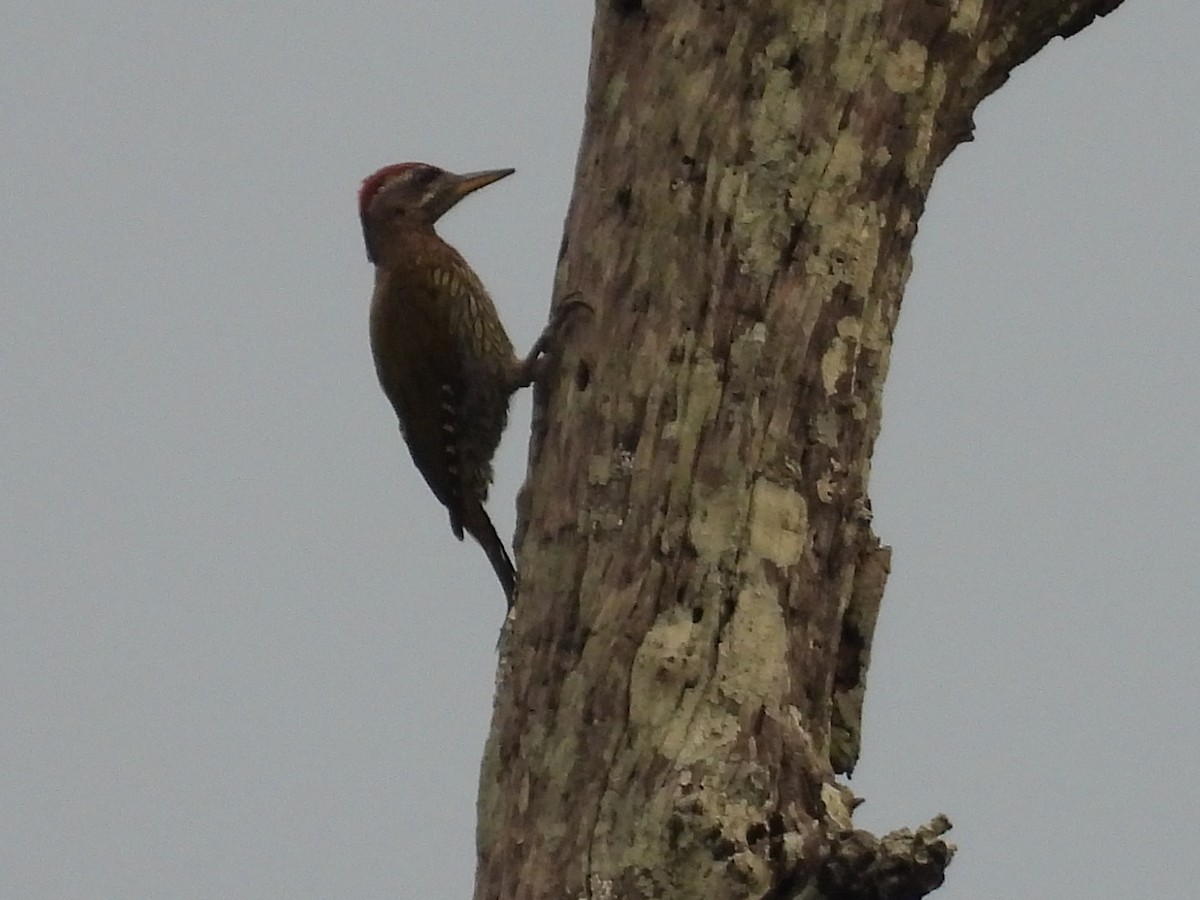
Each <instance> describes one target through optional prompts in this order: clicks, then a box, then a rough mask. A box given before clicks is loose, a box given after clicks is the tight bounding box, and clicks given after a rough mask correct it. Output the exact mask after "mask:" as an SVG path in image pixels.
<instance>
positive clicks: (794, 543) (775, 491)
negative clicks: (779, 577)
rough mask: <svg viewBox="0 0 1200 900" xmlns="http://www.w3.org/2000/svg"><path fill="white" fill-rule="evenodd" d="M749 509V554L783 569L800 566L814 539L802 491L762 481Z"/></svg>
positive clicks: (757, 487) (754, 492)
mask: <svg viewBox="0 0 1200 900" xmlns="http://www.w3.org/2000/svg"><path fill="white" fill-rule="evenodd" d="M750 508H751V510H752V515H751V517H750V552H751V553H753V554H756V555H757V556H760V557H762V558H764V559H769V560H770V561H771V562H773V563H774V564H775V565H777V566H779V567H781V568H787V567H788V566H794V565H796V563H798V562H800V560H801V559H802V558H803V556H804V553H805V551H806V550H807V549H808V547H809V545H810V543H811V537H810V535H809V533H808V508H807V506H806V505H805V503H804V497H803V496H801V494H800V493H799V491H794V490H792V489H791V488H787V487H784V486H783V485H779V484H775V483H774V482H771V481H767V480H766V479H759V480H758V481H757V482H756V483H755V485H754V491H753V493H752V495H751V500H750Z"/></svg>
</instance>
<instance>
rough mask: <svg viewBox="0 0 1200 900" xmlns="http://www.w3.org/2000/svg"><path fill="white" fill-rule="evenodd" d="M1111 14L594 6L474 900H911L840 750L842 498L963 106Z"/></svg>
mask: <svg viewBox="0 0 1200 900" xmlns="http://www.w3.org/2000/svg"><path fill="white" fill-rule="evenodd" d="M1119 3H1120V0H874V2H851V0H749V2H743V3H726V2H715V0H714V2H700V0H642V2H638V0H601V2H598V3H597V11H596V22H595V26H594V33H593V50H592V59H591V71H590V76H589V88H588V98H587V119H586V126H585V129H584V135H583V143H582V147H581V149H580V154H579V161H578V168H577V171H576V183H575V192H574V197H573V200H572V203H571V209H570V213H569V216H568V221H567V225H566V234H565V236H564V238H563V244H562V252H561V259H560V261H559V268H558V278H557V293H558V295H559V296H562V295H565V294H566V293H568V292H570V291H580V292H582V294H583V295H584V297H586V298H587V300H588V301H589V302H590V303H591V304H592V305H593V306H594V308H595V314H594V315H593V316H592V317H591V319H590V321H588V322H587V323H586V324H584V325H582V326H581V327H579V328H577V330H576V331H575V332H574V334H573V339H572V340H571V342H570V347H569V349H568V351H567V352H566V354H565V356H564V357H563V359H562V360H561V363H560V365H559V367H558V369H557V370H556V372H555V373H554V376H553V378H552V379H551V380H550V382H549V383H548V384H546V385H545V386H544V389H543V390H542V391H540V393H539V397H538V402H537V407H536V411H535V425H534V434H533V439H532V444H531V467H530V475H529V480H528V483H527V484H526V487H525V489H524V490H523V492H522V497H521V501H520V504H519V506H520V510H519V511H520V520H519V524H518V538H519V551H520V552H519V569H520V572H521V580H520V590H519V595H518V599H517V606H516V610H515V613H514V615H513V616H512V618H511V619H510V621H509V623H508V624H507V625H506V629H505V633H504V634H503V636H502V639H501V660H500V666H499V672H498V681H497V696H496V704H495V714H494V719H493V723H492V731H491V735H490V737H489V740H488V744H487V748H486V751H485V756H484V762H483V771H482V778H481V786H480V796H479V830H478V846H479V859H478V869H477V876H476V887H475V897H476V898H477V900H533V898H539V900H540V898H555V900H559V898H576V897H588V898H597V900H599V898H614V900H615V898H621V900H635V898H650V897H655V898H679V900H693V898H695V900H698V898H705V900H726V898H728V900H733V898H751V897H753V898H776V900H784V898H793V897H795V898H799V897H805V898H810V897H811V898H820V897H836V898H893V897H895V898H916V897H920V896H923V895H924V894H926V893H928V892H929V891H931V890H933V889H934V888H936V887H937V886H938V885H939V884H941V882H942V880H943V878H944V872H945V869H946V866H947V865H948V864H949V861H950V858H951V856H952V854H953V847H952V845H950V844H949V843H947V842H946V841H945V840H944V839H943V837H942V836H943V834H944V832H945V831H946V830H947V829H948V828H949V823H948V822H947V821H946V820H945V818H943V817H938V818H936V819H935V820H934V821H932V822H930V823H928V824H926V825H924V826H921V827H919V828H917V829H915V830H914V831H911V832H910V831H907V830H905V831H901V832H897V833H894V834H890V835H887V836H885V837H882V838H876V837H875V836H873V835H870V834H868V833H866V832H864V831H861V830H857V829H855V828H854V824H853V810H854V807H855V805H856V800H855V798H854V796H853V795H852V793H851V792H850V790H849V789H848V788H847V787H846V786H845V785H844V784H842V783H841V782H839V780H838V778H837V776H838V775H839V774H843V773H849V772H850V771H851V770H852V769H853V767H854V764H855V760H856V759H857V757H858V752H859V726H860V716H861V711H862V703H863V691H864V686H865V676H866V670H867V663H868V660H869V657H870V650H871V640H872V633H873V630H874V625H875V620H876V614H877V612H878V609H879V603H880V599H881V597H882V595H883V588H884V582H885V580H886V577H887V573H888V567H889V550H888V548H887V547H885V546H882V545H881V544H880V542H879V539H878V538H877V537H876V536H875V534H874V533H873V532H872V530H871V506H870V501H869V499H868V496H867V479H868V473H869V469H870V459H871V452H872V448H873V445H874V443H875V438H876V435H877V434H878V432H879V421H880V394H881V390H882V387H883V382H884V377H885V376H886V374H887V369H888V359H889V354H890V351H891V341H892V333H893V329H894V326H895V324H896V317H897V315H898V313H899V310H900V300H901V296H902V293H903V288H904V284H905V280H906V278H907V276H908V273H909V270H910V266H911V263H910V252H911V249H912V242H913V237H914V236H915V234H916V231H917V222H918V220H919V219H920V216H921V212H922V210H923V209H924V206H925V198H926V196H927V195H928V192H929V188H930V184H931V182H932V181H933V176H934V173H935V172H936V171H937V169H938V166H939V165H940V164H941V163H942V162H943V161H944V160H945V159H946V157H947V155H948V154H949V153H950V151H951V150H952V149H953V148H954V147H955V146H956V145H957V144H958V143H960V142H962V141H964V140H969V139H970V137H971V131H972V113H973V111H974V109H975V107H976V106H977V104H978V103H979V102H980V101H981V100H982V99H983V98H984V97H986V96H987V95H988V94H989V93H991V92H992V91H993V90H995V89H996V88H998V87H999V86H1000V85H1001V84H1003V82H1004V81H1005V79H1006V78H1007V77H1008V73H1009V72H1010V71H1011V70H1012V69H1013V68H1014V67H1015V66H1017V65H1018V64H1020V63H1021V62H1023V61H1024V60H1026V59H1028V58H1029V57H1030V56H1031V55H1033V54H1034V53H1035V52H1037V51H1038V50H1039V49H1041V48H1042V47H1043V46H1044V45H1045V44H1046V43H1047V42H1049V41H1050V40H1051V39H1052V38H1054V37H1056V36H1068V35H1071V34H1073V33H1075V32H1076V31H1078V30H1080V29H1081V28H1083V27H1084V26H1086V25H1087V24H1088V23H1090V22H1091V21H1092V20H1093V19H1094V18H1095V17H1096V16H1097V15H1103V14H1106V13H1108V12H1110V11H1112V10H1113V9H1115V8H1116V7H1117V6H1118V5H1119Z"/></svg>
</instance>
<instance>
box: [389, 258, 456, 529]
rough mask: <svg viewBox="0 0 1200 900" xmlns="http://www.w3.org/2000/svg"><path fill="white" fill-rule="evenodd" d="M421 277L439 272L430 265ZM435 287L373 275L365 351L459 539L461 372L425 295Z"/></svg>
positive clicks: (437, 309) (434, 305)
mask: <svg viewBox="0 0 1200 900" xmlns="http://www.w3.org/2000/svg"><path fill="white" fill-rule="evenodd" d="M402 276H403V277H402ZM401 277H402V280H397V279H401ZM425 277H426V278H428V279H437V278H438V277H439V276H438V275H437V274H436V270H429V271H428V272H427V273H426V275H425ZM435 287H436V285H435V284H429V283H426V282H425V279H424V278H421V277H418V278H413V276H412V274H411V273H407V272H406V273H392V274H390V275H387V276H384V277H381V278H380V279H378V280H377V283H376V287H375V296H374V298H373V299H372V302H371V350H372V353H373V354H374V357H375V369H376V372H377V373H378V375H379V383H380V385H381V386H382V387H383V391H384V393H385V394H386V395H387V397H388V399H389V400H390V401H391V403H392V407H393V408H394V409H395V410H396V416H397V418H399V420H400V430H401V432H402V433H403V435H404V440H405V442H406V443H407V444H408V448H409V451H410V453H411V454H412V458H413V462H414V463H416V466H417V468H418V469H419V470H420V472H421V474H422V475H423V476H424V477H425V481H426V482H427V483H428V484H429V487H430V490H432V491H433V493H434V495H435V496H436V497H437V498H438V500H440V501H441V502H442V504H443V505H444V506H445V507H446V508H447V510H448V511H449V513H450V526H451V528H453V529H454V533H455V535H456V536H457V537H458V538H459V539H461V538H462V529H463V525H462V510H463V482H462V473H461V469H460V466H459V459H458V429H459V414H460V413H459V411H460V409H461V400H460V398H461V394H462V390H463V383H462V381H463V374H462V367H461V360H460V358H459V351H458V347H457V346H455V343H454V341H453V340H452V338H451V337H450V333H449V331H448V329H447V328H446V326H445V323H444V321H443V318H442V316H443V315H444V313H443V311H442V308H441V305H440V304H439V303H438V302H435V301H434V300H433V299H432V298H433V297H435V296H436V294H434V293H432V289H433V288H435Z"/></svg>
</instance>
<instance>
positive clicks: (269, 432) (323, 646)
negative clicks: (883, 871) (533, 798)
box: [0, 0, 1200, 900]
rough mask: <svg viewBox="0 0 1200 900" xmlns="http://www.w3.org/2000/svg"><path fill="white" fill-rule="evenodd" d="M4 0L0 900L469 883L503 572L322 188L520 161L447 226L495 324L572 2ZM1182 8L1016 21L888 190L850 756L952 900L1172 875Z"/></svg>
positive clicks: (550, 137)
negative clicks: (901, 210)
mask: <svg viewBox="0 0 1200 900" xmlns="http://www.w3.org/2000/svg"><path fill="white" fill-rule="evenodd" d="M6 6H7V7H8V8H7V9H6V10H5V12H6V15H5V16H4V22H5V27H4V29H3V30H0V115H2V117H3V123H4V127H3V134H4V140H3V142H2V144H0V185H2V191H3V193H2V195H0V196H2V197H3V200H4V206H5V215H4V217H3V220H2V221H0V258H2V259H3V265H2V266H0V315H2V320H0V322H2V327H0V366H2V371H3V375H4V384H5V388H4V390H3V391H0V417H2V420H3V422H4V427H3V430H0V501H2V502H3V504H4V509H5V515H4V516H3V518H2V519H0V683H2V687H0V810H3V813H0V896H3V897H6V898H7V897H14V898H25V897H29V898H54V900H56V898H112V897H122V898H162V897H170V898H233V897H238V898H241V897H246V898H268V897H313V898H335V897H336V898H375V897H394V896H404V897H430V898H461V897H465V896H468V895H469V891H470V885H471V880H472V871H473V863H474V855H473V840H474V797H475V790H476V778H477V774H478V769H477V767H478V760H479V757H480V752H481V748H482V742H483V739H484V735H485V733H486V729H487V726H488V718H489V715H490V708H491V707H490V703H491V690H492V676H493V665H494V646H495V640H496V634H497V628H498V627H499V624H500V621H501V619H502V616H503V606H504V604H503V599H502V597H501V596H500V594H499V591H498V590H496V589H495V585H494V584H493V582H492V578H493V576H492V574H491V571H490V569H489V568H488V566H487V563H486V561H485V560H484V557H483V554H482V553H481V552H480V551H479V550H478V548H477V547H475V546H473V545H471V544H462V545H460V544H458V543H456V542H455V541H454V540H453V538H452V536H451V535H450V532H449V528H448V526H447V522H446V518H445V515H444V514H443V512H442V510H441V508H440V507H439V506H438V505H437V503H436V501H435V500H433V498H432V497H431V496H430V495H429V493H428V491H427V490H426V488H425V485H424V483H423V482H422V481H421V479H420V477H419V475H417V473H416V472H415V470H414V469H413V468H412V466H411V464H410V463H409V461H408V458H407V454H406V452H405V451H404V449H403V447H402V445H401V443H400V438H399V435H398V434H397V432H396V427H395V421H394V418H393V415H392V413H391V411H390V409H389V408H388V405H387V403H386V401H385V400H384V398H383V396H382V394H381V393H380V391H379V389H378V387H377V386H376V384H375V382H374V373H373V371H372V368H371V364H370V358H369V354H368V350H367V344H366V309H367V299H368V293H369V290H370V269H369V266H368V264H367V262H366V260H365V258H364V255H363V251H362V247H361V237H360V234H359V231H358V223H357V220H356V217H355V204H354V193H355V190H356V188H357V185H358V181H359V180H360V179H361V178H362V177H363V176H364V175H366V174H367V173H368V172H370V171H371V170H373V169H374V168H375V167H377V166H379V165H382V164H384V163H389V162H396V161H400V160H402V159H424V160H427V161H430V162H435V163H438V164H441V165H445V166H447V167H450V168H458V169H462V170H466V169H472V168H484V167H493V166H508V165H512V166H515V167H516V168H517V170H518V172H517V175H516V176H515V177H514V178H511V179H508V180H506V181H504V182H503V183H501V184H498V185H496V186H494V187H491V188H488V189H487V190H485V191H483V192H481V193H480V194H479V195H478V196H476V197H473V198H471V200H470V201H469V202H467V203H464V205H463V206H462V208H460V209H459V210H456V211H455V212H454V213H453V214H452V215H451V216H450V217H448V218H447V220H446V221H445V226H444V233H445V234H446V236H447V237H448V238H449V239H450V240H451V241H452V242H454V243H456V244H457V245H458V246H459V247H460V248H461V249H462V250H464V252H465V253H466V255H467V256H468V258H469V259H470V260H471V262H472V264H473V265H474V266H475V267H476V268H477V269H478V270H479V271H480V273H481V274H482V276H483V277H484V280H485V282H486V283H487V284H488V285H489V287H490V288H491V290H492V293H493V295H494V296H495V298H496V300H497V303H498V305H499V307H500V309H501V313H502V315H503V317H504V319H505V321H506V322H507V323H508V325H509V328H510V331H511V332H512V333H513V337H514V340H515V342H516V343H517V344H518V346H520V347H525V346H528V344H529V342H530V341H531V340H532V339H533V337H534V336H535V335H536V333H537V331H538V329H539V327H540V322H541V321H542V318H543V317H544V314H545V310H546V308H547V304H548V299H549V291H550V286H551V277H552V272H553V265H554V260H555V255H556V251H557V247H558V241H559V236H560V231H561V224H562V219H563V216H564V213H565V210H566V203H567V199H568V196H569V191H570V185H571V176H572V169H573V166H574V158H575V150H576V147H577V142H578V136H579V128H580V125H581V122H582V97H583V91H584V79H585V76H586V70H587V57H588V39H589V29H590V18H591V11H590V7H589V5H587V4H543V3H534V2H530V0H526V2H513V0H498V2H495V3H491V4H477V3H469V2H450V0H443V2H437V3H434V2H413V0H406V2H404V3H397V4H392V5H391V6H392V8H391V9H390V11H389V12H386V13H380V12H379V11H378V10H377V9H372V8H369V7H368V6H366V5H362V6H355V5H351V6H343V7H335V6H329V7H327V8H325V9H318V8H316V7H315V6H312V7H309V8H307V9H306V10H304V11H300V12H297V9H296V8H295V7H294V6H293V5H288V4H256V5H253V6H246V7H236V8H235V7H227V6H225V5H221V4H212V3H200V4H183V3H180V4H158V5H156V6H154V7H153V8H150V9H147V5H146V4H137V3H130V2H105V3H92V4H82V3H75V4H58V3H43V4H39V5H38V6H37V7H36V11H35V12H31V11H30V7H28V6H23V7H21V11H20V12H17V5H16V4H6ZM1197 34H1200V6H1197V5H1196V4H1195V3H1193V2H1190V0H1129V2H1128V3H1126V4H1125V7H1124V8H1123V9H1121V10H1120V11H1118V12H1117V13H1116V14H1114V15H1113V16H1111V17H1109V18H1108V19H1107V20H1105V21H1103V22H1101V23H1099V24H1098V25H1096V26H1095V27H1093V28H1091V29H1089V30H1088V31H1086V32H1085V33H1083V34H1082V35H1080V36H1078V37H1076V38H1073V39H1072V40H1070V41H1068V42H1066V43H1056V44H1055V45H1054V46H1052V47H1051V48H1048V49H1047V50H1046V51H1045V52H1044V53H1043V54H1042V55H1041V56H1039V57H1038V58H1037V59H1036V60H1035V61H1033V62H1031V63H1030V64H1028V65H1026V66H1024V67H1022V68H1021V69H1020V70H1018V72H1017V73H1016V74H1015V75H1014V77H1013V78H1012V80H1011V81H1010V82H1009V84H1007V85H1006V86H1005V87H1004V88H1003V89H1002V90H1001V91H1000V92H999V93H998V94H997V95H995V96H994V97H993V98H991V99H990V100H988V101H987V102H986V103H985V104H984V106H983V107H982V109H981V110H980V113H979V115H978V117H977V125H978V129H977V139H976V141H975V142H974V143H972V144H969V145H965V146H963V147H961V148H959V149H958V150H957V151H956V152H955V154H954V155H953V157H952V158H951V160H950V162H949V164H948V165H947V166H946V167H945V169H944V170H943V172H942V174H941V175H940V176H939V179H938V181H937V183H936V185H935V187H934V191H933V195H932V198H931V202H930V204H929V207H928V210H927V212H926V215H925V217H924V219H923V220H922V222H921V233H920V236H919V238H918V241H917V245H916V254H915V272H914V275H913V277H912V279H911V281H910V283H909V288H908V291H907V294H906V298H905V301H904V314H903V316H902V317H901V321H900V326H899V331H898V335H897V344H896V349H895V352H894V355H893V368H892V375H891V378H890V380H889V384H888V390H887V394H886V407H885V409H886V412H885V420H884V432H883V437H882V439H881V442H880V445H879V449H878V452H877V454H876V465H875V475H874V479H873V490H872V495H873V500H874V506H875V512H876V524H877V530H878V531H879V533H880V534H881V536H882V537H883V538H884V540H885V541H888V542H890V543H891V544H893V545H894V547H895V550H896V555H895V572H894V574H893V577H892V582H891V585H890V586H889V588H888V593H887V596H886V598H885V605H884V612H883V615H882V618H881V620H880V624H879V630H878V632H877V635H876V654H875V660H874V663H873V666H872V670H871V689H870V694H869V698H868V710H867V721H866V735H865V740H866V743H865V748H864V753H863V758H862V762H861V765H860V769H859V772H858V774H857V775H856V776H855V778H854V779H853V782H852V784H853V786H854V788H855V789H856V790H857V791H858V792H860V793H861V794H863V795H864V796H865V797H866V798H867V804H866V805H865V806H864V807H863V808H862V810H861V811H860V816H859V820H860V822H861V823H862V824H863V825H864V826H867V827H872V828H875V829H879V830H886V829H888V828H892V827H899V826H902V825H910V824H917V823H919V822H922V821H924V820H926V819H927V818H929V816H931V815H932V814H934V813H936V812H939V811H945V812H946V813H948V814H949V815H950V817H951V818H952V820H953V821H954V823H955V826H956V827H955V830H954V832H953V833H952V836H953V837H954V839H956V840H957V841H958V842H959V843H960V844H961V845H962V851H961V853H960V856H959V858H958V859H957V860H956V862H955V863H954V865H953V866H952V867H951V869H950V882H949V884H948V885H947V887H945V888H944V889H943V890H942V891H941V892H940V894H939V895H938V896H941V897H944V898H947V900H953V898H968V897H972V898H974V897H989V898H1010V897H1011V898H1014V900H1017V898H1033V897H1075V896H1078V897H1088V898H1091V900H1098V898H1117V897H1121V898H1124V897H1128V896H1159V897H1186V896H1190V895H1191V892H1192V891H1193V890H1194V886H1195V885H1196V884H1197V883H1200V858H1198V856H1197V854H1196V852H1195V849H1194V848H1195V846H1196V845H1197V843H1200V825H1197V821H1198V820H1200V816H1198V815H1197V810H1198V809H1200V786H1198V785H1200V752H1198V751H1197V744H1200V701H1198V695H1200V690H1198V684H1200V659H1198V654H1197V650H1196V642H1197V637H1196V636H1197V634H1200V609H1198V604H1197V602H1196V600H1197V597H1196V594H1197V590H1196V588H1197V578H1196V574H1195V572H1196V569H1195V561H1196V559H1197V557H1198V555H1200V546H1198V545H1200V541H1198V539H1197V534H1198V532H1200V527H1198V526H1200V521H1198V518H1200V514H1198V513H1197V509H1198V508H1200V489H1198V487H1197V486H1198V485H1200V462H1198V461H1197V454H1196V451H1195V448H1196V444H1197V439H1198V437H1200V412H1198V407H1200V404H1197V402H1196V398H1197V385H1200V362H1198V355H1197V353H1196V350H1195V336H1196V334H1197V332H1198V331H1200V313H1198V312H1197V305H1196V287H1197V284H1198V283H1200V262H1198V253H1197V249H1196V247H1197V238H1196V222H1197V219H1198V218H1200V173H1198V171H1197V169H1198V167H1197V163H1196V154H1197V148H1198V147H1200V115H1198V114H1197V112H1196V110H1197V99H1196V98H1197V95H1198V89H1200V63H1198V62H1197V54H1196V49H1197V46H1196V44H1197V40H1196V37H1195V36H1196V35H1197ZM516 409H517V414H516V415H515V417H514V422H513V426H512V428H511V430H510V433H509V436H508V438H507V440H506V442H505V444H504V447H503V449H502V451H501V455H500V458H499V461H498V469H499V477H498V481H497V485H496V488H495V490H494V495H493V501H492V504H491V507H492V510H493V512H494V515H495V518H496V519H497V523H498V526H499V528H500V531H501V533H502V534H504V535H506V536H508V535H510V534H511V529H512V523H513V512H512V498H513V496H514V494H515V492H516V489H517V487H518V485H519V484H520V481H521V479H522V476H523V472H524V462H523V460H524V451H525V441H526V429H527V420H528V399H527V398H522V399H521V401H520V402H519V403H518V404H517V407H516ZM481 596H482V597H484V598H490V600H491V602H486V600H485V602H483V603H482V604H481V602H480V597H481Z"/></svg>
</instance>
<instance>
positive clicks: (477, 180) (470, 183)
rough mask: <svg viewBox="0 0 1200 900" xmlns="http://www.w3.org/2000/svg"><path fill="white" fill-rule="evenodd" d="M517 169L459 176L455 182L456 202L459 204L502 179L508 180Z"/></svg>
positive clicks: (492, 170)
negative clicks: (465, 198) (469, 195)
mask: <svg viewBox="0 0 1200 900" xmlns="http://www.w3.org/2000/svg"><path fill="white" fill-rule="evenodd" d="M515 171H516V169H488V170H487V171H485V172H468V173H467V174H466V175H458V176H456V178H455V182H454V202H455V203H457V202H458V201H459V200H461V199H462V198H463V197H465V196H467V194H470V193H472V192H474V191H477V190H479V189H480V188H481V187H487V186H488V185H489V184H491V183H492V182H494V181H499V180H500V179H501V178H507V177H508V176H509V175H511V174H512V173H513V172H515Z"/></svg>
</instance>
